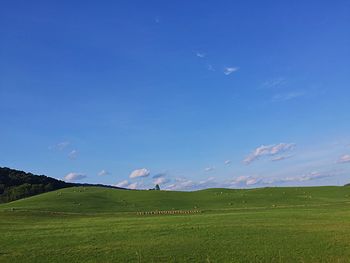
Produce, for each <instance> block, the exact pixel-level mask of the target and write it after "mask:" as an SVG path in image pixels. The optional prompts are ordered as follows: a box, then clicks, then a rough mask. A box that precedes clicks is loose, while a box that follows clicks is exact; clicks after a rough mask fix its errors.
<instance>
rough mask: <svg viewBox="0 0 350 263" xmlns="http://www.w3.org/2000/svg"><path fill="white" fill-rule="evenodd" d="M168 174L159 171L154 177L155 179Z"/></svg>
mask: <svg viewBox="0 0 350 263" xmlns="http://www.w3.org/2000/svg"><path fill="white" fill-rule="evenodd" d="M166 175H167V173H166V172H162V173H157V174H155V175H153V176H152V178H153V179H155V178H159V177H165V176H166Z"/></svg>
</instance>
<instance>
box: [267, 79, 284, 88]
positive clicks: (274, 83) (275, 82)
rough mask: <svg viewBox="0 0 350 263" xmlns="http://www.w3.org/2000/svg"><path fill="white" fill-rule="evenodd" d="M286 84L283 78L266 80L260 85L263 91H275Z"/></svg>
mask: <svg viewBox="0 0 350 263" xmlns="http://www.w3.org/2000/svg"><path fill="white" fill-rule="evenodd" d="M286 84H287V80H286V79H285V78H275V79H271V80H268V81H266V82H264V83H263V84H262V88H264V89H275V88H281V87H284V86H285V85H286Z"/></svg>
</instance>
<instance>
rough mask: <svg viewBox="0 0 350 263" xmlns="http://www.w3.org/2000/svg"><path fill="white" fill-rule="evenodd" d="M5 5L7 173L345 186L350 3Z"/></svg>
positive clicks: (142, 184) (171, 184)
mask: <svg viewBox="0 0 350 263" xmlns="http://www.w3.org/2000/svg"><path fill="white" fill-rule="evenodd" d="M73 2H74V3H72V1H5V2H3V3H2V7H1V10H0V40H1V41H0V99H1V103H0V123H1V127H0V166H7V167H12V168H17V169H21V170H25V171H31V172H33V173H37V174H46V175H49V176H52V177H55V178H60V179H64V180H71V181H76V182H88V183H104V184H113V185H119V186H123V187H130V188H138V189H142V188H149V187H152V186H154V184H155V183H159V184H160V185H161V188H163V189H173V190H191V189H200V188H206V187H232V188H241V187H261V186H276V185H284V186H289V185H329V184H332V185H341V184H345V183H349V182H350V133H349V132H350V116H349V112H350V103H349V101H350V77H349V76H350V60H349V58H350V3H349V1H332V2H330V1H304V2H300V1H298V3H296V2H295V1H220V2H219V3H218V2H217V1H172V2H169V1H147V3H146V2H145V1H103V3H101V2H98V1H73Z"/></svg>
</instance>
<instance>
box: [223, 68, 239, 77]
mask: <svg viewBox="0 0 350 263" xmlns="http://www.w3.org/2000/svg"><path fill="white" fill-rule="evenodd" d="M238 69H239V68H237V67H226V68H225V69H224V74H225V75H226V76H228V75H230V74H232V73H233V72H236V71H237V70H238Z"/></svg>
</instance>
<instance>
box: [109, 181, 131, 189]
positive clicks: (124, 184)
mask: <svg viewBox="0 0 350 263" xmlns="http://www.w3.org/2000/svg"><path fill="white" fill-rule="evenodd" d="M128 184H129V182H128V180H124V181H121V182H119V183H117V184H115V185H113V186H116V187H122V188H124V187H126V186H127V185H128Z"/></svg>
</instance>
